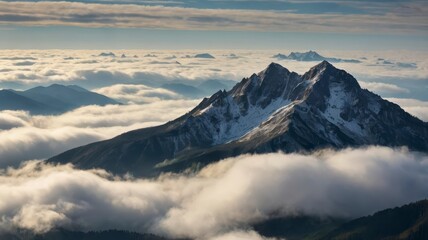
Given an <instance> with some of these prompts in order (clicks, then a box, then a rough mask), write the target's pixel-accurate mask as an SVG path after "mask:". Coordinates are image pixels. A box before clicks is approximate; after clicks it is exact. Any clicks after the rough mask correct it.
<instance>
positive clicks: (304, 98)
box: [48, 61, 428, 176]
mask: <svg viewBox="0 0 428 240" xmlns="http://www.w3.org/2000/svg"><path fill="white" fill-rule="evenodd" d="M366 145H384V146H408V147H410V148H411V149H414V150H418V151H424V152H427V151H428V125H427V124H426V123H424V122H422V121H420V120H418V119H416V118H414V117H412V116H411V115H409V114H407V113H406V112H404V111H403V110H402V109H400V108H399V106H397V105H394V104H392V103H389V102H387V101H385V100H383V99H381V98H380V97H379V96H377V95H375V94H373V93H371V92H369V91H366V90H364V91H363V90H361V88H359V86H358V83H357V81H356V79H355V78H354V77H352V75H350V74H349V73H347V72H346V71H344V70H340V69H336V68H335V67H333V66H332V65H331V64H330V63H329V62H327V61H323V62H321V63H320V64H318V65H317V66H315V67H313V68H312V69H311V70H309V71H308V72H307V73H305V74H304V75H303V76H301V75H299V74H297V73H294V72H291V73H290V72H289V71H288V70H287V69H286V68H284V67H282V66H281V65H279V64H276V63H272V64H269V66H268V67H267V68H266V69H265V70H264V71H262V72H260V73H259V74H258V75H253V76H252V77H250V78H244V79H243V80H242V81H241V82H240V83H238V84H236V85H235V87H234V88H233V89H232V90H230V91H228V92H225V91H219V92H217V93H216V94H214V95H213V96H212V97H211V98H209V99H208V98H206V99H204V100H203V101H202V102H201V103H200V104H199V105H198V106H197V107H196V108H194V109H193V110H192V111H191V112H190V113H188V114H186V115H183V116H182V117H180V118H178V119H176V120H174V121H172V122H169V123H166V124H165V125H162V126H158V127H154V128H147V129H140V130H136V131H133V132H130V133H125V134H123V135H121V136H118V137H116V138H114V139H112V140H108V141H103V142H100V143H95V144H92V145H88V146H84V147H81V148H78V149H75V150H70V151H69V152H66V153H64V154H62V155H59V156H56V157H54V158H51V159H50V160H48V161H49V162H62V163H65V162H72V163H76V165H77V166H78V167H82V168H93V167H103V168H105V169H107V170H109V171H112V172H115V173H124V172H131V173H133V174H135V175H144V176H156V175H157V174H159V173H161V172H164V171H184V170H186V169H188V168H192V167H193V166H196V165H197V164H201V165H205V164H208V163H210V162H212V161H218V160H219V159H222V158H226V157H230V156H234V155H237V154H244V153H266V152H278V151H284V152H298V151H315V150H318V149H321V148H345V147H349V146H366ZM94 157H96V159H95V160H94V159H93V158H94ZM198 166H199V165H198Z"/></svg>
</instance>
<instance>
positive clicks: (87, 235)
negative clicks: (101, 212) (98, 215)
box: [0, 229, 184, 240]
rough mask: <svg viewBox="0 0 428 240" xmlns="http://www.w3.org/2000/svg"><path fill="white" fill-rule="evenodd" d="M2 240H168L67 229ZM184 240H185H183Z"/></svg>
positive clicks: (21, 233)
mask: <svg viewBox="0 0 428 240" xmlns="http://www.w3.org/2000/svg"><path fill="white" fill-rule="evenodd" d="M0 239H8V240H76V239H79V240H117V239H120V240H168V239H169V238H168V239H167V238H163V237H158V236H155V235H152V234H140V233H134V232H128V231H119V230H107V231H97V232H79V231H70V230H66V229H53V230H51V231H49V232H46V233H43V234H34V233H31V232H28V231H23V230H21V231H17V232H16V233H0ZM169 240H173V239H169ZM183 240H184V239H183Z"/></svg>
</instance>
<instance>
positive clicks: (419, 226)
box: [0, 200, 428, 240]
mask: <svg viewBox="0 0 428 240" xmlns="http://www.w3.org/2000/svg"><path fill="white" fill-rule="evenodd" d="M253 228H254V229H255V230H256V231H257V232H258V233H259V234H261V235H262V236H265V237H275V238H285V239H287V240H404V239H407V240H426V239H428V200H422V201H419V202H416V203H411V204H408V205H404V206H401V207H396V208H391V209H386V210H383V211H380V212H377V213H375V214H373V215H371V216H366V217H361V218H357V219H355V220H351V221H346V220H344V219H334V218H328V217H326V218H320V217H311V216H300V215H296V216H292V217H287V218H278V219H271V220H267V221H264V222H261V223H257V224H255V225H254V226H253ZM0 239H8V240H75V239H80V240H110V239H111V240H116V239H121V240H168V239H167V238H163V237H159V236H155V235H152V234H140V233H133V232H128V231H118V230H108V231H98V232H86V233H85V232H78V231H70V230H65V229H54V230H51V231H49V232H47V233H44V234H38V235H34V234H31V233H28V232H27V233H26V232H25V231H23V232H21V233H20V234H19V233H3V234H0ZM169 240H172V239H169ZM183 240H184V239H183Z"/></svg>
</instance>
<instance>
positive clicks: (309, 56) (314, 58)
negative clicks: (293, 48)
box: [273, 51, 361, 63]
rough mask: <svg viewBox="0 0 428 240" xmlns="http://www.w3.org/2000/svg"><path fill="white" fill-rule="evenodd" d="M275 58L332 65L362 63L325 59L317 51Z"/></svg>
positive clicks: (351, 60)
mask: <svg viewBox="0 0 428 240" xmlns="http://www.w3.org/2000/svg"><path fill="white" fill-rule="evenodd" d="M273 58H276V59H278V60H283V59H289V60H296V61H302V62H320V61H328V62H332V63H338V62H347V63H359V62H361V61H360V60H356V59H340V58H328V57H323V56H321V55H319V54H318V53H317V52H315V51H309V52H303V53H301V52H292V53H290V55H288V56H287V55H285V54H281V53H278V54H276V55H274V56H273Z"/></svg>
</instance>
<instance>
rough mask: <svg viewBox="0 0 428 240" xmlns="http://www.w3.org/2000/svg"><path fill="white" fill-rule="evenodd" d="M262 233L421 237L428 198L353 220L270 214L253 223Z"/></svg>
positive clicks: (295, 237) (311, 239)
mask: <svg viewBox="0 0 428 240" xmlns="http://www.w3.org/2000/svg"><path fill="white" fill-rule="evenodd" d="M253 228H254V230H255V231H257V232H258V233H259V234H260V235H262V236H264V237H272V238H285V239H287V240H302V239H303V240H399V239H402V240H404V239H409V240H425V239H428V200H422V201H419V202H415V203H411V204H407V205H404V206H401V207H396V208H391V209H386V210H382V211H379V212H377V213H375V214H373V215H370V216H365V217H361V218H357V219H354V220H346V219H338V218H331V217H322V218H321V217H319V216H302V215H297V216H289V217H284V218H272V219H269V220H266V221H263V222H261V223H257V224H255V225H254V226H253Z"/></svg>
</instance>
